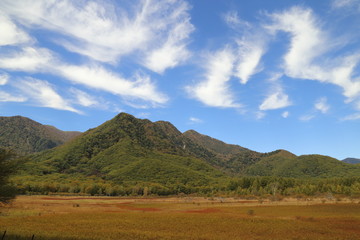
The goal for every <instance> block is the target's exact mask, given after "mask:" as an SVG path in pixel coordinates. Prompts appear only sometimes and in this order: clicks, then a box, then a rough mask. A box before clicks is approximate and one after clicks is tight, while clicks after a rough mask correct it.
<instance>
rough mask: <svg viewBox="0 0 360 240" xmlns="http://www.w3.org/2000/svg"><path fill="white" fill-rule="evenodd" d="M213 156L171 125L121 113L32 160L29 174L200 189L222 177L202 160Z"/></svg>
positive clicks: (217, 170)
mask: <svg viewBox="0 0 360 240" xmlns="http://www.w3.org/2000/svg"><path fill="white" fill-rule="evenodd" d="M211 157H213V155H212V153H211V152H209V151H207V150H206V149H204V148H202V147H201V146H199V145H197V144H194V143H193V142H192V141H191V140H190V139H188V138H186V137H185V136H184V135H183V134H182V133H181V132H179V131H178V130H177V129H176V128H175V127H174V126H173V125H172V124H170V123H169V122H165V121H159V122H151V121H149V120H142V119H137V118H135V117H133V116H131V115H129V114H126V113H121V114H119V115H117V116H116V117H115V118H113V119H112V120H110V121H107V122H105V123H104V124H102V125H100V126H99V127H97V128H94V129H90V130H88V131H86V132H85V133H83V134H82V135H80V136H79V137H77V138H75V139H73V140H72V141H70V142H68V143H65V144H64V145H62V146H59V147H57V148H55V149H51V150H48V151H45V152H42V153H39V154H36V155H34V156H33V157H32V162H30V163H28V169H32V170H30V172H31V174H38V175H48V174H57V173H62V174H70V175H71V174H72V175H76V174H83V175H87V176H90V175H93V176H97V177H101V178H103V179H106V180H112V181H115V182H129V181H130V182H136V181H144V182H148V181H151V182H158V183H162V184H167V183H176V182H179V183H182V184H187V183H189V184H190V183H191V184H193V185H198V184H200V185H204V184H206V183H209V182H212V181H213V180H214V179H216V178H219V177H225V174H224V173H222V172H221V171H220V170H219V169H217V168H216V167H215V166H212V165H210V164H208V163H207V162H206V161H205V160H204V159H207V158H208V159H210V158H211Z"/></svg>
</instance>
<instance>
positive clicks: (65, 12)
mask: <svg viewBox="0 0 360 240" xmlns="http://www.w3.org/2000/svg"><path fill="white" fill-rule="evenodd" d="M132 5H133V6H132V11H129V10H125V9H122V8H120V7H117V8H114V6H113V5H111V4H109V3H105V2H99V1H76V2H74V1H69V0H64V1H61V2H59V1H54V0H51V1H48V0H40V1H37V2H36V3H34V2H33V1H29V0H24V1H11V0H4V1H1V3H0V7H1V9H3V10H4V11H5V12H6V13H7V14H8V15H9V16H10V17H12V18H15V19H17V21H18V22H20V23H21V24H22V25H23V26H25V27H27V28H29V29H36V28H41V29H46V30H49V31H52V32H55V33H57V34H59V37H57V38H56V40H54V42H55V43H57V44H59V45H61V46H63V47H65V48H66V49H67V50H68V51H71V52H75V53H78V54H81V55H85V56H88V57H90V58H92V59H94V60H97V61H100V62H107V63H113V64H114V63H116V62H118V60H119V59H120V58H122V57H125V56H128V55H129V54H138V55H139V59H143V58H144V57H145V58H146V60H145V62H142V60H140V64H141V63H143V64H144V65H145V66H146V67H148V68H149V69H150V70H153V71H155V72H163V71H165V69H166V68H168V67H174V66H176V65H177V64H179V63H181V62H182V61H183V60H185V59H186V58H187V57H188V50H187V49H186V45H187V39H188V38H189V35H190V33H191V32H192V31H193V30H194V27H193V25H192V24H191V23H190V16H189V14H188V11H189V5H188V4H187V3H186V2H185V1H170V0H161V1H152V0H144V1H135V2H133V4H132ZM164 51H167V52H168V54H169V55H167V56H165V55H164ZM159 56H160V57H162V59H159V62H158V63H156V62H154V61H153V58H154V57H159Z"/></svg>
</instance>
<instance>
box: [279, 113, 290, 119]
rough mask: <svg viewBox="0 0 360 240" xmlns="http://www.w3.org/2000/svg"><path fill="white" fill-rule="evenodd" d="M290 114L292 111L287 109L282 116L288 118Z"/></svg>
mask: <svg viewBox="0 0 360 240" xmlns="http://www.w3.org/2000/svg"><path fill="white" fill-rule="evenodd" d="M289 115H290V113H289V112H288V111H285V112H283V113H282V114H281V116H282V117H283V118H288V117H289Z"/></svg>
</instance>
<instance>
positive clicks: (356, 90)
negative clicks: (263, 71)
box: [266, 7, 360, 99]
mask: <svg viewBox="0 0 360 240" xmlns="http://www.w3.org/2000/svg"><path fill="white" fill-rule="evenodd" d="M269 16H270V18H271V20H272V23H271V24H269V25H267V26H266V27H267V28H268V30H269V31H271V32H274V33H276V32H278V31H283V32H287V33H289V34H290V46H289V49H288V52H287V53H286V54H285V56H284V66H283V68H284V72H285V74H286V75H287V76H289V77H292V78H300V79H308V80H316V81H320V82H324V83H331V84H335V85H338V86H340V87H341V88H342V89H343V95H344V96H345V97H347V98H348V99H354V98H356V97H359V96H360V81H359V76H355V74H356V72H355V67H356V66H357V65H358V63H359V61H360V51H359V52H357V53H356V52H355V53H353V54H349V55H343V56H338V57H335V58H334V57H333V56H332V57H330V56H329V55H328V54H330V53H332V52H333V51H335V50H336V48H337V47H338V46H337V45H336V44H335V43H336V42H337V41H336V40H334V39H336V36H331V35H330V34H329V33H328V32H327V31H325V30H323V28H322V24H321V22H320V21H319V20H318V19H317V17H316V16H315V14H314V13H313V11H312V10H311V9H309V8H304V7H292V8H290V9H288V10H285V11H282V12H278V13H274V14H270V15H269Z"/></svg>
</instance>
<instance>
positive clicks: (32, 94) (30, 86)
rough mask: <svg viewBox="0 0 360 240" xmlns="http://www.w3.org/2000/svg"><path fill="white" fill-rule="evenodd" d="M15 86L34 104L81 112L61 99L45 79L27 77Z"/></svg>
mask: <svg viewBox="0 0 360 240" xmlns="http://www.w3.org/2000/svg"><path fill="white" fill-rule="evenodd" d="M15 86H16V87H17V88H18V89H20V90H21V91H22V93H23V94H24V95H26V96H27V97H28V98H29V99H30V100H32V101H33V102H34V104H35V105H36V106H40V107H48V108H54V109H58V110H66V111H71V112H76V113H81V112H80V111H78V110H76V109H75V108H73V107H72V106H71V105H70V104H69V102H68V101H67V100H65V99H63V98H62V97H61V96H60V95H59V94H58V93H57V92H56V91H55V90H54V89H53V87H52V86H51V85H50V84H49V83H48V82H46V81H42V80H38V79H34V78H30V77H27V78H25V79H23V80H20V81H18V82H17V83H16V84H15Z"/></svg>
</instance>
